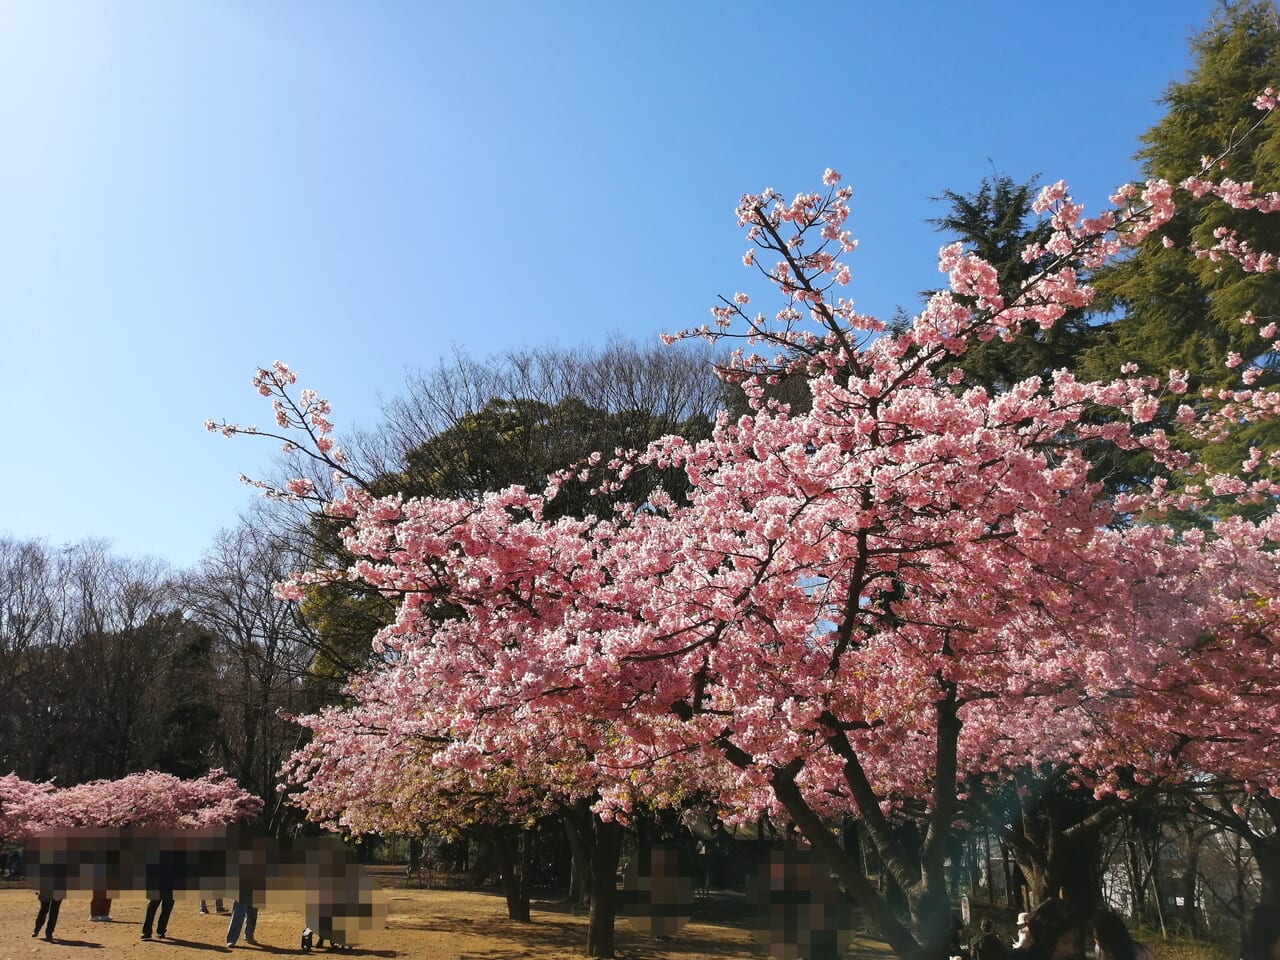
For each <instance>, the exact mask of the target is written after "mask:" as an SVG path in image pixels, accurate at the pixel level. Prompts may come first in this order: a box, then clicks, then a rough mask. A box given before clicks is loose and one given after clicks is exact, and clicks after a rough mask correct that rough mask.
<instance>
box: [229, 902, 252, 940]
mask: <svg viewBox="0 0 1280 960" xmlns="http://www.w3.org/2000/svg"><path fill="white" fill-rule="evenodd" d="M242 926H243V928H244V942H245V943H252V944H256V943H257V942H258V941H257V940H255V939H253V935H254V933H256V932H257V929H258V908H257V907H255V906H254V905H253V904H252V903H250V902H248V901H247V900H236V901H235V902H234V903H232V904H231V922H230V923H228V924H227V946H228V947H234V946H235V945H236V941H237V940H239V939H240V929H241V927H242Z"/></svg>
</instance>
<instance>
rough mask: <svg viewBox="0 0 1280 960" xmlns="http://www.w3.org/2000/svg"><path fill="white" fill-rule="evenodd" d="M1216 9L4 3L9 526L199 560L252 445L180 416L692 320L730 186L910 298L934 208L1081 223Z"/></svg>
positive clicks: (15, 531) (341, 406)
mask: <svg viewBox="0 0 1280 960" xmlns="http://www.w3.org/2000/svg"><path fill="white" fill-rule="evenodd" d="M1211 6H1212V5H1211V2H1210V0H1107V2H1097V0H1076V2H1071V3H1047V2H1045V3H1041V2H1039V0H1017V2H1014V0H1007V2H977V3H955V2H951V0H932V2H923V0H918V2H906V0H904V2H887V0H886V2H881V3H869V2H846V3H839V2H835V3H826V4H816V5H793V4H780V3H754V2H742V0H739V2H733V3H729V2H711V0H692V2H691V0H681V2H666V0H648V2H644V3H630V4H623V3H613V2H585V0H584V2H555V0H539V2H533V0H528V2H523V3H516V2H505V3H499V2H484V0H470V2H466V3H445V2H433V0H421V2H413V3H393V2H379V3H358V2H348V3H330V2H307V3H302V2H270V3H261V2H235V0H217V2H212V0H208V2H206V0H162V2H154V3H144V2H127V0H125V2H120V3H111V4H107V3H89V2H78V0H77V2H58V0H40V2H38V3H26V2H22V0H0V131H2V133H3V137H4V143H3V147H2V148H0V332H2V334H3V336H2V340H0V399H2V401H3V406H4V412H5V418H4V424H5V434H6V436H5V438H4V444H3V451H4V453H3V463H4V471H3V473H4V482H5V486H6V490H5V494H4V496H3V498H0V533H8V534H10V535H13V536H18V537H47V538H49V539H50V540H51V541H53V542H54V543H62V542H70V541H74V540H79V539H81V538H84V537H89V536H97V537H107V538H110V539H111V540H112V541H114V543H115V546H116V548H117V549H118V550H119V551H120V552H123V553H129V554H153V555H155V556H158V557H161V558H164V559H166V560H169V561H171V562H173V563H175V564H186V563H191V562H193V561H195V560H196V559H197V558H198V557H199V555H200V554H201V552H202V551H203V550H204V549H205V547H206V546H207V545H208V544H209V543H210V541H211V539H212V537H213V535H214V534H215V532H216V531H217V530H218V529H219V528H221V527H225V526H231V525H233V524H234V523H235V520H236V516H237V513H238V512H239V511H240V510H242V509H244V508H245V506H247V505H248V503H249V502H250V499H251V497H252V494H251V492H250V491H248V490H247V489H246V488H244V487H242V486H240V484H238V483H237V481H236V476H237V474H239V473H241V472H245V473H249V474H253V473H255V472H257V473H261V472H263V471H264V470H265V468H266V465H267V463H268V462H269V459H270V455H271V452H272V445H271V444H268V443H266V442H259V443H256V444H255V443H254V442H253V441H252V440H250V439H236V440H224V439H223V438H221V437H218V436H214V435H211V434H208V433H206V432H205V431H204V430H203V429H202V426H201V424H202V422H203V421H204V419H205V418H206V417H212V418H227V419H232V420H238V421H241V422H259V423H266V422H269V420H270V415H269V409H268V408H267V406H266V405H265V403H263V401H262V400H261V398H259V397H258V396H257V395H256V394H255V393H253V391H252V390H251V389H250V387H249V378H250V376H251V374H252V371H253V369H254V368H255V367H256V366H258V365H260V364H266V363H269V362H271V361H272V360H276V359H282V360H285V361H287V362H289V363H290V364H292V365H293V366H294V367H295V369H297V370H298V371H300V374H301V380H302V381H304V382H305V385H307V386H312V387H315V388H316V389H318V390H319V391H320V393H321V395H322V396H327V397H329V398H330V399H331V400H332V401H333V403H334V409H335V414H336V419H337V422H338V423H339V426H340V428H341V426H342V425H345V424H351V423H361V424H365V425H370V424H372V423H374V422H375V421H376V417H377V410H378V397H379V394H382V395H393V394H396V393H398V392H399V389H400V385H401V383H402V381H403V374H404V370H405V368H406V367H414V366H430V365H432V364H433V363H434V361H435V360H436V358H438V357H439V356H441V355H442V354H445V353H448V352H449V350H450V349H451V346H452V345H453V344H458V345H461V346H463V347H465V348H467V349H468V350H470V351H471V352H472V353H474V354H476V355H480V356H483V355H486V354H488V353H490V352H493V351H496V350H501V349H503V348H505V347H509V346H512V347H514V346H527V345H534V344H546V343H558V344H562V345H576V344H581V343H584V342H591V341H598V340H601V339H603V338H605V337H606V336H608V335H609V334H612V333H619V332H620V333H623V334H626V335H630V336H634V337H637V338H647V337H652V336H654V335H656V334H657V333H658V332H660V331H663V330H669V329H676V328H680V327H684V326H689V325H694V324H700V323H703V322H706V321H707V320H708V319H709V314H708V312H707V311H708V307H709V306H710V305H711V304H712V303H713V302H714V299H715V296H716V294H718V293H731V292H732V291H734V290H735V289H740V288H742V287H743V286H744V284H745V283H746V282H747V281H746V275H745V274H744V271H743V268H742V267H741V265H740V263H739V257H740V256H741V254H742V251H743V250H744V249H745V243H744V242H743V240H742V238H741V233H740V231H739V230H738V229H737V227H736V226H735V224H734V222H733V217H732V211H733V207H734V205H735V203H736V200H737V198H738V196H739V195H740V194H741V193H743V192H746V191H758V190H760V189H761V188H763V187H765V186H774V187H777V188H778V189H780V190H781V191H782V192H783V193H784V194H788V195H789V194H792V193H795V192H798V191H800V190H805V189H811V188H813V187H815V186H816V185H817V184H818V182H819V179H818V178H819V177H820V175H821V172H822V170H823V168H824V167H826V166H832V167H835V168H836V169H838V170H840V171H842V172H843V173H844V174H845V177H846V180H847V182H849V183H850V184H851V185H852V186H853V187H854V190H855V193H854V198H853V218H852V228H853V231H854V234H855V235H856V236H858V237H859V238H860V239H861V242H862V246H861V248H860V249H859V251H858V253H857V254H856V255H855V258H854V260H853V267H854V287H852V288H851V289H852V290H853V295H854V296H855V298H856V300H857V302H858V304H859V306H860V307H861V308H862V309H863V310H867V311H870V312H877V313H882V314H887V313H889V312H891V311H892V310H893V308H894V306H895V305H897V304H902V305H904V306H906V307H908V308H914V306H915V305H916V294H915V292H916V291H918V290H921V289H924V288H927V287H930V286H933V285H934V284H935V283H936V278H937V274H936V273H935V264H936V257H935V253H936V250H937V247H938V245H939V243H940V237H939V236H938V235H937V234H935V233H934V232H933V231H932V230H931V228H929V227H928V226H927V225H925V224H924V223H923V222H922V221H923V220H924V219H925V218H926V217H929V216H936V215H938V213H939V212H940V210H939V207H938V206H937V205H936V204H931V203H930V201H929V198H930V197H933V196H937V195H938V194H939V193H940V192H941V191H943V190H946V189H953V190H959V191H966V190H970V189H973V188H975V187H976V186H977V184H978V182H979V181H980V179H981V178H982V177H983V176H984V175H986V174H988V173H990V172H991V171H992V169H993V165H994V167H995V168H996V169H998V170H1000V171H1002V172H1005V173H1008V174H1010V175H1012V176H1014V177H1015V178H1018V179H1024V178H1026V177H1028V176H1030V175H1032V174H1035V173H1040V174H1042V175H1043V176H1044V177H1045V178H1047V179H1050V180H1054V179H1058V178H1064V179H1066V180H1067V181H1068V183H1069V184H1071V185H1072V186H1073V188H1074V189H1075V191H1076V195H1077V196H1078V197H1081V198H1082V199H1086V200H1088V201H1089V202H1090V205H1091V206H1092V205H1095V204H1097V203H1100V202H1102V200H1103V198H1104V197H1105V196H1106V194H1107V193H1108V192H1109V191H1110V189H1111V188H1113V187H1114V186H1116V185H1117V184H1119V183H1120V182H1122V181H1123V180H1125V179H1126V178H1128V177H1130V176H1131V175H1132V174H1133V173H1134V170H1135V168H1134V165H1133V163H1132V161H1131V159H1130V158H1131V156H1132V154H1133V152H1134V150H1135V149H1136V146H1137V137H1138V135H1139V134H1140V133H1141V132H1142V131H1144V130H1145V129H1147V128H1148V127H1149V126H1150V125H1151V124H1152V123H1153V122H1154V121H1155V120H1157V119H1158V117H1159V116H1160V108H1159V106H1158V104H1157V102H1156V101H1157V100H1158V98H1159V96H1160V95H1161V93H1162V91H1163V90H1164V88H1165V86H1166V85H1167V84H1168V83H1169V82H1170V81H1171V80H1173V79H1175V78H1178V77H1180V76H1182V74H1183V73H1184V72H1185V70H1186V69H1187V67H1188V65H1189V59H1188V53H1187V43H1186V41H1187V39H1188V37H1189V36H1190V35H1191V34H1192V33H1193V32H1194V31H1195V30H1196V29H1198V28H1199V27H1200V25H1201V24H1202V23H1203V22H1204V21H1205V19H1206V18H1207V16H1208V14H1209V12H1210V10H1211ZM1208 146H1212V145H1208Z"/></svg>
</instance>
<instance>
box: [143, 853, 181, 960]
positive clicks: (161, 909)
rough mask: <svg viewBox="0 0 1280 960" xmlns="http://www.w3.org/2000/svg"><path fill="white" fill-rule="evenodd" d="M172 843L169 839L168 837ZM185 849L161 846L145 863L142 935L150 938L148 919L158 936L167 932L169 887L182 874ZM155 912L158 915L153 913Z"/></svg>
mask: <svg viewBox="0 0 1280 960" xmlns="http://www.w3.org/2000/svg"><path fill="white" fill-rule="evenodd" d="M170 842H171V843H172V841H170ZM185 866H186V852H185V851H184V850H181V849H176V847H175V846H164V845H162V846H161V847H160V849H159V850H158V851H157V852H156V855H155V857H154V859H153V860H152V861H151V862H150V863H148V864H147V912H146V914H145V915H144V916H143V919H142V939H143V940H150V939H151V931H152V923H153V922H154V923H155V927H154V929H155V932H156V934H157V935H158V936H160V937H161V938H164V937H167V936H168V935H169V915H170V914H171V913H173V891H174V888H175V887H176V886H177V885H178V884H179V882H180V881H181V879H182V877H183V868H184V867H185ZM157 913H158V914H159V916H158V917H157Z"/></svg>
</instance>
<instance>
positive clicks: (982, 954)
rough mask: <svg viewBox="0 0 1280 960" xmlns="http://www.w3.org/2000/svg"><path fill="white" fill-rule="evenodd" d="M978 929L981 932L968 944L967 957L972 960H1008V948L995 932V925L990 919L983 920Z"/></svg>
mask: <svg viewBox="0 0 1280 960" xmlns="http://www.w3.org/2000/svg"><path fill="white" fill-rule="evenodd" d="M978 929H979V930H980V931H981V932H980V933H979V934H978V935H977V936H976V937H974V938H973V943H971V944H969V955H970V956H972V957H973V960H1009V947H1008V946H1006V945H1005V942H1004V939H1003V938H1002V937H1001V936H1000V935H999V934H998V933H996V932H995V924H993V923H992V922H991V920H990V918H987V919H984V920H983V921H982V923H980V924H979V925H978Z"/></svg>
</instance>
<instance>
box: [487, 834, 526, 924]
mask: <svg viewBox="0 0 1280 960" xmlns="http://www.w3.org/2000/svg"><path fill="white" fill-rule="evenodd" d="M493 834H494V836H493V850H494V853H495V854H496V855H497V858H498V869H499V870H500V871H502V892H503V894H504V895H505V896H506V898H507V918H508V919H510V920H515V921H517V922H518V923H528V922H529V883H528V879H527V874H528V871H527V866H526V863H525V861H526V859H527V856H528V854H527V847H528V843H527V838H526V837H525V836H524V831H522V830H521V829H520V828H519V827H513V826H504V827H498V828H497V829H496V830H494V832H493Z"/></svg>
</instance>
